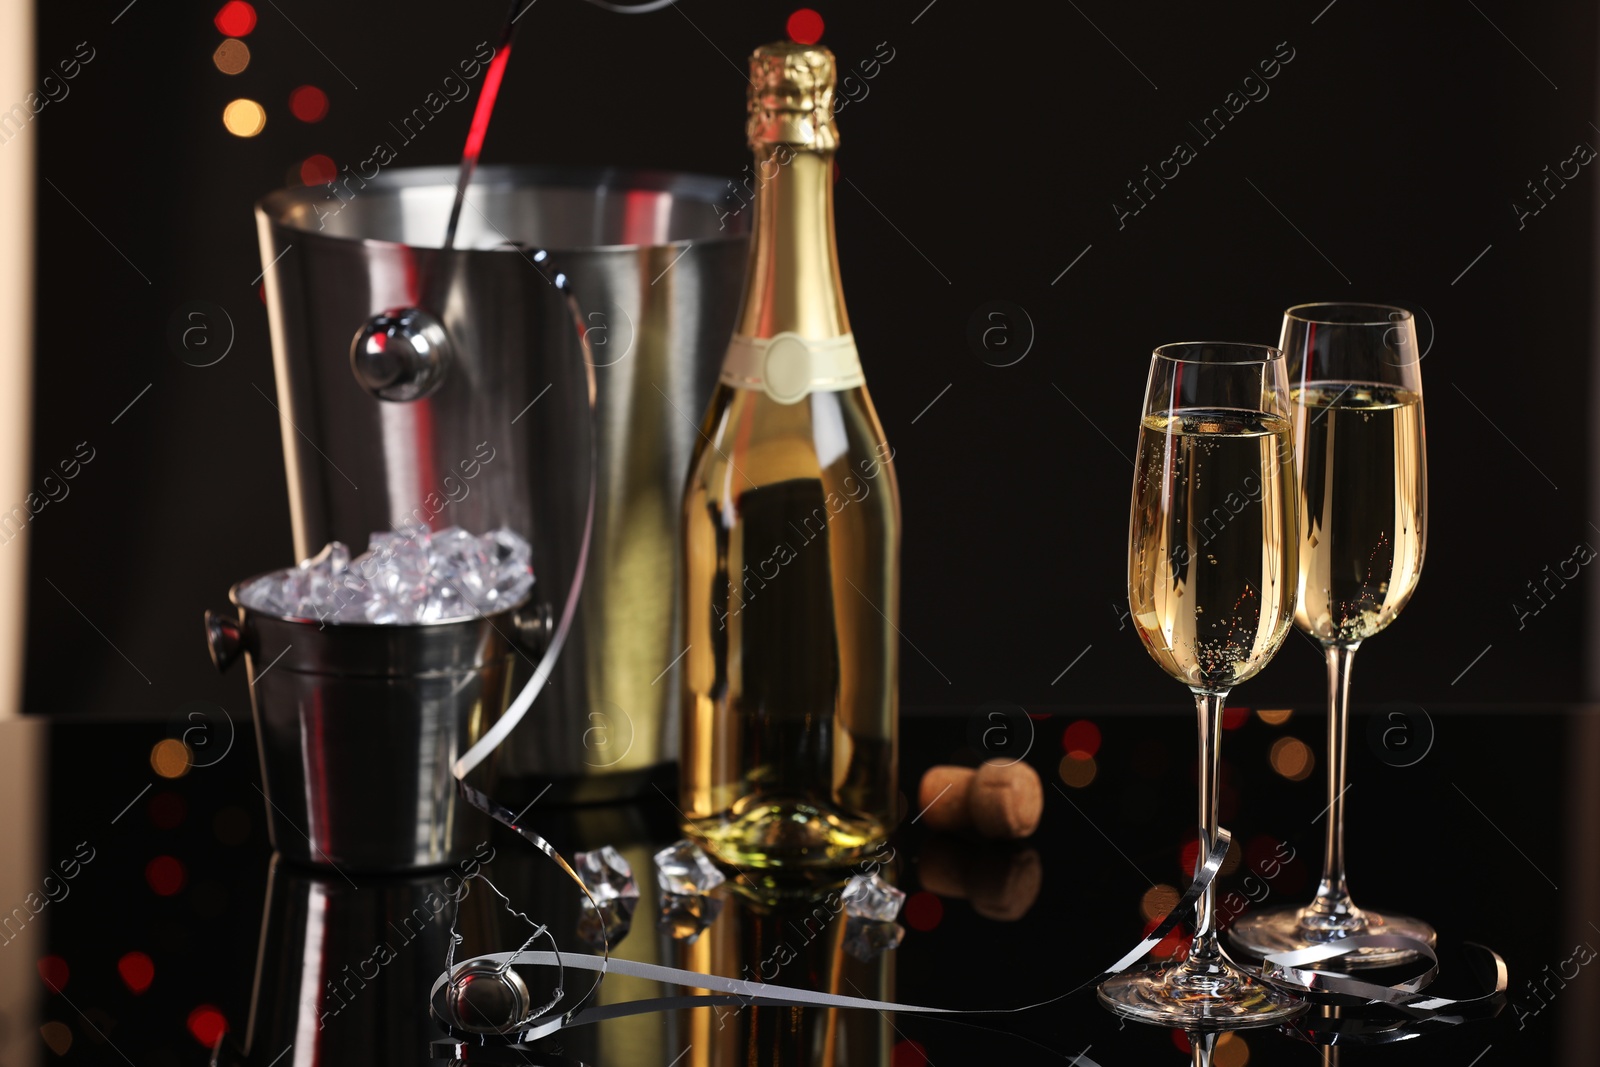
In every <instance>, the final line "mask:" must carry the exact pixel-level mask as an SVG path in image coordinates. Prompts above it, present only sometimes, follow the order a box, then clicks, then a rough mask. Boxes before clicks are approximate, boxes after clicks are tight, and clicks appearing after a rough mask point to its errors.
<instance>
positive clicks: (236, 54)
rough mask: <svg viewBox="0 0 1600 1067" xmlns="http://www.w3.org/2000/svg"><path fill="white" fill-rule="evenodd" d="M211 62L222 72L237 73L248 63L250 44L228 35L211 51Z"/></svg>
mask: <svg viewBox="0 0 1600 1067" xmlns="http://www.w3.org/2000/svg"><path fill="white" fill-rule="evenodd" d="M211 62H212V63H214V64H216V67H217V69H218V70H220V71H222V73H224V74H239V73H241V72H243V70H244V68H246V67H248V66H249V65H250V46H249V45H247V44H245V43H244V42H243V41H241V40H239V38H237V37H229V38H228V39H227V40H226V41H223V42H222V43H221V44H219V45H217V50H216V51H215V52H212V53H211Z"/></svg>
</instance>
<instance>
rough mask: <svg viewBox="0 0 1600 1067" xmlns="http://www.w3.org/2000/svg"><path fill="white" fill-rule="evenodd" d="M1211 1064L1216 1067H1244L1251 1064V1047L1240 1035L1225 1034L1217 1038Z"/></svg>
mask: <svg viewBox="0 0 1600 1067" xmlns="http://www.w3.org/2000/svg"><path fill="white" fill-rule="evenodd" d="M1211 1062H1212V1064H1213V1065H1214V1067H1244V1065H1245V1064H1247V1063H1249V1062H1250V1046H1249V1045H1248V1044H1246V1043H1245V1040H1244V1038H1242V1037H1240V1036H1239V1035H1238V1034H1233V1033H1226V1034H1223V1035H1222V1036H1221V1037H1219V1038H1217V1047H1216V1049H1215V1051H1214V1052H1213V1054H1212V1057H1211Z"/></svg>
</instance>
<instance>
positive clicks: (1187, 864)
mask: <svg viewBox="0 0 1600 1067" xmlns="http://www.w3.org/2000/svg"><path fill="white" fill-rule="evenodd" d="M1199 861H1200V839H1199V838H1198V837H1196V838H1193V839H1191V840H1190V841H1188V842H1187V843H1185V844H1184V846H1183V850H1182V851H1181V852H1179V853H1178V866H1179V867H1181V868H1182V869H1183V873H1184V874H1187V875H1191V876H1192V875H1193V874H1194V865H1195V864H1196V863H1198V862H1199Z"/></svg>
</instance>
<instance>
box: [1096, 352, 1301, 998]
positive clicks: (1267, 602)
mask: <svg viewBox="0 0 1600 1067" xmlns="http://www.w3.org/2000/svg"><path fill="white" fill-rule="evenodd" d="M1290 411H1291V408H1290V401H1289V379H1288V375H1287V373H1286V371H1285V367H1284V362H1283V354H1282V353H1281V352H1279V351H1278V350H1277V349H1275V348H1269V347H1267V346H1266V345H1244V344H1215V343H1209V342H1195V343H1188V344H1176V345H1163V346H1162V347H1161V348H1158V349H1156V350H1155V353H1154V354H1153V356H1152V358H1151V361H1150V379H1149V384H1148V385H1147V386H1146V389H1145V401H1144V413H1143V420H1142V422H1141V425H1140V429H1139V456H1138V460H1137V462H1136V464H1135V468H1134V475H1133V508H1132V511H1133V518H1132V522H1131V524H1130V529H1129V534H1128V606H1129V609H1130V611H1131V613H1132V616H1133V622H1134V626H1135V628H1136V629H1137V630H1138V631H1139V637H1140V639H1141V640H1142V641H1144V644H1145V648H1146V649H1147V650H1148V651H1149V652H1150V655H1151V656H1152V657H1153V658H1154V659H1155V661H1156V662H1157V663H1159V664H1160V665H1161V667H1162V669H1163V670H1165V671H1166V672H1167V673H1168V674H1170V675H1172V677H1174V678H1176V679H1177V680H1178V681H1180V682H1182V683H1184V684H1185V685H1187V686H1188V687H1189V688H1190V690H1191V691H1192V692H1193V693H1194V698H1195V707H1196V710H1197V711H1198V713H1199V721H1200V774H1199V779H1200V858H1199V859H1197V860H1196V870H1197V871H1198V870H1199V866H1200V864H1201V863H1203V862H1204V857H1205V856H1206V854H1207V853H1208V852H1210V850H1211V848H1212V843H1213V842H1214V841H1215V840H1216V835H1217V768H1218V759H1217V745H1218V736H1219V734H1220V732H1221V726H1222V706H1223V702H1224V701H1225V700H1226V699H1227V696H1228V692H1229V690H1231V689H1232V688H1233V687H1234V686H1235V685H1238V684H1239V683H1240V682H1243V681H1245V680H1246V679H1248V678H1251V677H1254V676H1255V675H1256V674H1257V673H1258V672H1259V671H1260V670H1261V668H1262V667H1265V666H1266V665H1267V662H1268V661H1269V660H1270V659H1272V656H1273V654H1274V653H1276V652H1277V651H1278V648H1279V647H1280V646H1281V645H1282V644H1283V640H1284V638H1285V637H1286V636H1287V635H1288V633H1289V627H1290V624H1291V622H1292V620H1293V618H1294V583H1295V575H1296V573H1297V568H1296V554H1297V547H1298V545H1297V541H1296V539H1295V531H1296V526H1295V511H1294V507H1295V498H1294V467H1293V436H1292V429H1291V424H1290ZM1100 1000H1101V1002H1102V1003H1103V1004H1105V1005H1106V1006H1107V1007H1109V1008H1110V1009H1111V1010H1112V1011H1115V1012H1117V1013H1118V1014H1121V1015H1126V1016H1129V1017H1131V1018H1135V1019H1141V1020H1144V1021H1146V1022H1154V1023H1159V1024H1162V1025H1165V1026H1173V1027H1185V1028H1194V1027H1200V1028H1223V1027H1242V1026H1261V1025H1267V1024H1270V1023H1276V1022H1279V1021H1281V1020H1283V1019H1285V1018H1287V1017H1289V1016H1291V1015H1293V1014H1295V1013H1296V1012H1298V1011H1300V1010H1301V1009H1302V1008H1304V1007H1305V1004H1304V1002H1303V1001H1301V1000H1299V999H1298V998H1296V997H1294V996H1291V995H1290V994H1288V993H1284V992H1282V991H1280V990H1277V989H1274V988H1273V987H1272V986H1270V985H1267V984H1266V983H1265V982H1262V981H1261V980H1260V979H1258V978H1254V977H1252V976H1250V975H1249V974H1247V973H1246V972H1245V971H1244V970H1242V969H1241V968H1239V967H1238V966H1236V965H1235V964H1234V962H1233V961H1232V960H1230V959H1229V958H1228V957H1227V955H1226V954H1224V952H1223V950H1222V946H1221V945H1220V944H1219V943H1218V939H1217V926H1216V910H1215V888H1212V889H1208V890H1207V891H1206V892H1205V894H1204V895H1203V896H1202V897H1201V900H1200V902H1199V909H1198V913H1197V918H1196V922H1195V931H1194V940H1193V941H1192V942H1191V944H1190V946H1189V952H1188V955H1187V956H1186V957H1185V958H1184V959H1183V960H1181V961H1179V962H1176V963H1172V964H1168V965H1165V966H1160V967H1145V968H1141V969H1139V970H1136V971H1128V972H1124V973H1123V974H1119V975H1116V976H1114V977H1112V978H1109V979H1107V980H1106V981H1105V982H1103V983H1101V985H1100Z"/></svg>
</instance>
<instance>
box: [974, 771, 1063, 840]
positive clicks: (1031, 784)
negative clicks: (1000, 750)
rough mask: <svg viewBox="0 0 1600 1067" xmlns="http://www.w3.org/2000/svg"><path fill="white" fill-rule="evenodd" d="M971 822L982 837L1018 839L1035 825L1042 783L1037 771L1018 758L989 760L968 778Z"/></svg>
mask: <svg viewBox="0 0 1600 1067" xmlns="http://www.w3.org/2000/svg"><path fill="white" fill-rule="evenodd" d="M967 807H968V809H969V810H970V812H971V814H972V825H973V826H975V827H976V828H977V830H978V832H979V833H980V834H982V835H983V836H985V837H995V838H1012V839H1015V838H1022V837H1027V836H1028V835H1029V834H1031V833H1033V832H1034V831H1035V830H1037V829H1038V828H1039V816H1040V815H1041V814H1043V812H1044V784H1043V783H1042V782H1040V781H1039V772H1038V771H1036V770H1034V769H1033V768H1032V767H1030V766H1028V765H1027V764H1026V763H1023V762H1021V761H1020V760H1019V761H1017V762H1015V763H1006V762H1001V761H1000V760H990V761H989V762H988V763H985V764H984V765H983V766H982V767H979V768H978V771H977V773H976V774H975V775H974V776H973V779H972V788H971V790H970V791H969V793H968V795H967Z"/></svg>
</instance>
